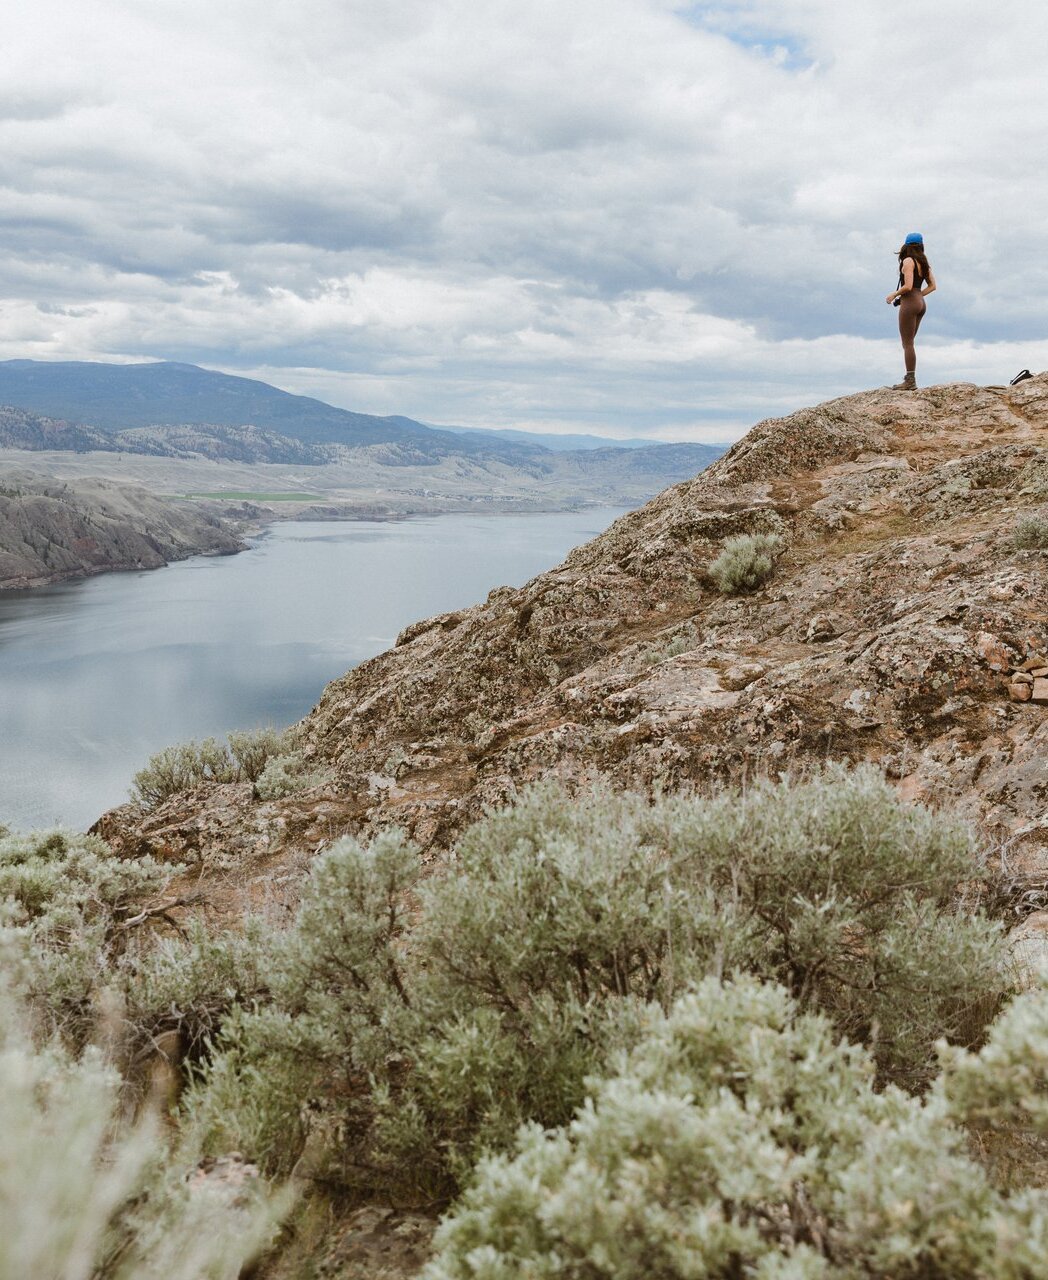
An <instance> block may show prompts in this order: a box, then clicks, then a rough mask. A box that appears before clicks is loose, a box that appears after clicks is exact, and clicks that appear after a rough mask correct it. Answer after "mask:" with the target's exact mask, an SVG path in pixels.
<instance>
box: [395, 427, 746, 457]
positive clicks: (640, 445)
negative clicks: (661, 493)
mask: <svg viewBox="0 0 1048 1280" xmlns="http://www.w3.org/2000/svg"><path fill="white" fill-rule="evenodd" d="M394 421H402V419H394ZM408 421H410V419H408ZM437 430H439V431H453V432H454V433H455V434H456V435H469V434H471V433H473V432H475V433H476V434H477V435H482V436H494V437H495V438H496V439H503V440H517V441H519V442H520V443H521V444H540V445H542V447H543V448H544V449H552V450H553V452H554V453H575V452H577V451H578V450H579V449H648V448H650V447H651V446H652V445H657V444H664V443H665V441H663V440H641V439H640V438H639V437H636V436H631V437H630V438H629V439H628V440H616V439H614V438H613V437H612V436H591V435H556V434H554V433H553V432H552V431H518V430H517V428H516V427H448V426H443V425H442V426H440V427H438V428H437ZM704 447H708V448H710V449H712V450H714V454H713V456H715V457H719V456H720V455H721V454H722V453H723V452H724V450H725V449H726V448H727V447H728V446H727V445H715V444H714V445H709V446H704Z"/></svg>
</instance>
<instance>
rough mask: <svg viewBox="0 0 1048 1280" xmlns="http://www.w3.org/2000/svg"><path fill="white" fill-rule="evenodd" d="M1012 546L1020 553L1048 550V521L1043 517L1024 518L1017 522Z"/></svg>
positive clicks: (1031, 516) (1029, 516)
mask: <svg viewBox="0 0 1048 1280" xmlns="http://www.w3.org/2000/svg"><path fill="white" fill-rule="evenodd" d="M1012 546H1013V547H1015V548H1017V549H1018V550H1020V551H1046V550H1048V520H1045V519H1043V517H1041V516H1036V515H1028V516H1023V517H1022V518H1021V519H1019V520H1017V521H1016V524H1015V532H1014V533H1013V534H1012Z"/></svg>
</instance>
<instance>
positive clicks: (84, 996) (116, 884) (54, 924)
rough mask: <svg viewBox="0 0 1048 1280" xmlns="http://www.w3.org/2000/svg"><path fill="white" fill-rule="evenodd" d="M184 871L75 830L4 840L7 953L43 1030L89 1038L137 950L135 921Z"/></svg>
mask: <svg viewBox="0 0 1048 1280" xmlns="http://www.w3.org/2000/svg"><path fill="white" fill-rule="evenodd" d="M178 870H180V868H179V867H178V866H166V867H165V866H162V865H161V864H160V863H158V862H156V861H155V860H154V859H152V858H149V857H145V858H137V859H134V860H120V859H117V858H114V857H113V856H112V854H111V852H110V850H109V848H108V846H107V845H105V844H104V843H103V842H102V841H101V840H99V839H97V838H95V837H93V836H84V835H74V834H73V833H71V832H65V831H46V832H34V833H31V834H29V835H25V836H19V835H11V834H9V835H7V836H5V837H3V838H2V839H0V901H2V903H3V907H2V910H0V957H2V959H3V962H4V969H5V972H6V973H7V974H8V978H9V981H12V982H14V983H15V984H16V986H17V988H18V990H19V991H20V992H21V993H22V994H23V995H24V996H25V998H26V999H27V1001H28V1002H29V1007H30V1009H31V1011H32V1013H33V1016H34V1017H35V1019H36V1020H37V1023H38V1025H39V1026H40V1028H41V1030H42V1032H43V1033H44V1034H46V1035H60V1036H61V1037H62V1038H63V1039H65V1040H66V1041H67V1042H68V1043H71V1044H77V1045H79V1044H82V1043H83V1042H84V1040H85V1038H86V1037H87V1035H88V1034H89V1033H90V1029H91V1027H92V1026H93V1025H94V1022H95V1021H96V1018H97V1009H96V1001H95V997H96V993H97V992H98V991H99V989H100V988H103V987H105V986H106V985H107V984H108V983H109V981H110V979H111V975H112V973H113V972H114V970H115V968H116V966H117V965H119V963H120V962H121V960H122V958H123V957H124V956H125V954H126V952H127V949H128V946H129V944H132V941H133V935H132V931H131V930H130V929H129V928H128V927H127V922H128V921H129V920H130V919H131V918H133V917H134V915H135V914H136V913H137V912H138V911H139V909H140V907H141V905H142V904H143V903H144V902H147V901H149V900H150V899H151V898H153V897H154V896H155V895H156V894H157V893H159V892H160V890H161V889H162V888H163V887H164V886H165V885H166V884H167V883H168V881H169V879H170V877H171V875H172V874H173V873H175V872H177V871H178Z"/></svg>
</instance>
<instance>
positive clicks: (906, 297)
mask: <svg viewBox="0 0 1048 1280" xmlns="http://www.w3.org/2000/svg"><path fill="white" fill-rule="evenodd" d="M927 309H928V304H927V303H926V302H925V301H924V299H923V298H922V297H921V295H920V294H919V293H916V292H914V293H904V294H903V297H902V302H901V303H900V304H899V337H900V338H901V339H902V354H903V357H904V358H905V361H906V372H907V373H916V372H917V348H916V346H915V345H914V339H915V338H916V337H917V330H918V329H919V328H920V327H921V320H922V319H923V318H924V313H925V311H926V310H927Z"/></svg>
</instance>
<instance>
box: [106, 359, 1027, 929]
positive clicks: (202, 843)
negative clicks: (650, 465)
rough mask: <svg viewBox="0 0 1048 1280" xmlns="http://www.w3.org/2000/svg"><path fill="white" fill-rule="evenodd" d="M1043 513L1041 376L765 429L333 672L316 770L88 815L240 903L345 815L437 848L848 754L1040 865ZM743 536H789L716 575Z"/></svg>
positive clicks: (285, 894) (311, 730) (313, 721)
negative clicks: (283, 790) (743, 585)
mask: <svg viewBox="0 0 1048 1280" xmlns="http://www.w3.org/2000/svg"><path fill="white" fill-rule="evenodd" d="M1030 514H1039V515H1040V516H1041V517H1045V518H1048V375H1042V376H1040V377H1038V378H1035V379H1033V380H1030V381H1026V382H1024V383H1022V384H1020V385H1019V386H1017V387H1014V388H995V387H990V388H980V387H975V386H971V385H967V384H961V385H950V386H942V387H933V388H930V389H928V390H924V391H920V392H917V393H916V394H907V393H897V392H892V391H887V390H883V391H873V392H866V393H863V394H860V395H855V396H850V397H847V398H845V399H841V400H836V401H832V402H829V403H827V404H824V405H821V406H819V407H817V408H813V409H807V410H803V411H801V412H799V413H796V414H793V415H791V416H789V417H787V418H782V419H773V420H769V421H766V422H763V423H760V424H759V425H758V426H756V427H754V428H753V430H752V431H751V432H750V433H749V434H748V435H747V436H746V437H745V439H743V440H742V441H740V442H739V443H738V444H737V445H736V446H735V447H734V448H733V449H732V450H731V451H730V452H729V453H727V454H726V455H725V456H724V457H723V458H721V459H720V460H718V461H717V462H715V463H714V464H713V465H712V466H711V467H709V468H708V469H707V470H706V471H704V472H703V473H702V474H701V475H699V476H698V477H697V478H695V479H693V480H691V481H687V482H685V483H683V484H679V485H677V486H675V487H674V488H672V489H668V490H667V491H665V492H664V493H662V494H661V495H660V496H659V497H658V498H656V499H655V500H654V501H652V502H651V503H649V504H648V505H647V506H646V507H644V508H642V509H640V510H638V511H636V512H633V513H631V514H630V515H628V516H625V517H623V518H622V519H620V520H619V521H618V522H617V523H616V524H615V525H613V526H612V527H611V528H610V529H609V530H608V531H607V532H606V533H604V534H603V535H601V536H600V537H598V538H596V539H595V540H594V541H593V542H591V543H589V544H587V545H586V546H584V547H581V548H579V549H577V550H576V551H575V552H573V553H572V554H571V555H570V556H569V557H568V559H567V560H566V561H565V562H564V564H563V565H561V566H560V567H559V568H557V569H554V570H552V571H550V572H548V573H545V574H542V575H540V576H539V577H537V578H535V579H533V580H532V581H531V582H529V583H528V584H527V585H525V586H524V587H522V588H520V589H519V590H515V589H510V588H498V589H496V590H494V591H492V592H491V593H490V595H489V596H488V599H487V600H486V601H485V602H484V603H483V604H481V605H478V606H476V607H475V608H472V609H467V610H463V611H461V612H457V613H452V614H446V615H443V616H440V617H437V618H431V619H428V620H426V621H424V622H419V623H417V624H415V625H414V626H411V627H409V628H408V629H407V630H406V631H405V632H404V633H403V634H402V635H401V636H400V637H399V639H398V642H397V645H396V647H395V648H393V649H391V650H389V651H388V652H386V653H384V654H381V655H380V656H378V657H377V658H374V659H372V660H371V661H369V662H366V663H364V664H363V665H361V666H360V667H358V668H356V669H355V670H353V671H351V672H350V673H348V674H347V675H346V676H345V677H343V678H342V679H340V680H336V681H334V682H333V683H332V684H330V685H329V686H328V687H327V689H325V691H324V693H323V696H322V698H321V700H320V702H319V704H318V705H317V707H316V708H315V709H314V711H313V712H312V713H311V714H310V716H308V717H307V719H306V720H305V722H304V724H303V726H302V746H301V748H300V750H301V751H302V753H303V754H304V756H305V757H306V758H307V760H308V762H309V765H310V767H311V768H313V769H319V770H320V771H321V775H322V777H323V780H322V781H321V782H320V783H318V784H317V785H314V786H312V787H311V788H310V789H308V790H305V791H302V792H300V793H298V794H294V795H289V796H286V797H285V798H283V799H280V800H271V801H267V802H262V801H259V800H258V799H256V798H254V797H253V790H252V786H251V784H250V783H231V784H222V785H211V786H206V787H201V788H198V789H197V790H195V791H193V792H191V793H184V794H181V795H176V796H173V797H172V798H170V799H168V800H167V801H166V802H164V803H163V804H162V805H160V806H159V807H158V808H157V809H156V810H155V811H153V812H150V813H144V812H142V811H140V810H136V809H135V808H134V807H132V806H125V807H124V808H122V809H119V810H115V811H113V812H112V813H110V814H108V815H106V816H105V818H104V819H103V820H102V821H101V823H100V824H99V826H100V829H101V831H102V833H103V834H104V836H105V837H106V838H107V839H108V840H109V841H111V842H112V843H113V845H114V847H116V848H118V849H120V850H122V851H124V852H126V853H135V852H140V851H146V850H149V851H151V852H153V853H156V854H158V855H160V856H162V857H164V858H179V859H181V858H184V857H186V856H189V857H191V858H194V857H201V858H203V860H204V862H205V864H207V865H212V866H214V867H216V868H219V867H222V866H225V867H232V868H233V872H232V874H231V875H229V876H228V877H227V882H226V888H225V891H224V893H222V892H220V893H219V894H218V898H219V900H222V901H225V902H226V903H227V904H229V905H238V904H240V903H241V902H243V901H248V900H257V899H258V898H259V897H260V896H265V897H266V898H267V900H272V899H273V897H274V896H276V897H277V898H283V899H291V898H293V897H294V894H295V887H296V885H297V882H298V867H299V866H301V864H302V863H303V862H304V861H305V860H306V859H308V858H309V857H310V856H311V855H312V854H313V852H315V851H316V850H317V849H319V848H320V847H322V846H323V845H324V844H326V843H327V842H328V841H330V840H331V839H333V838H335V837H337V836H339V835H342V834H344V833H347V832H348V833H362V834H367V833H369V832H372V831H374V830H376V829H379V828H382V827H385V826H389V825H391V824H398V825H401V826H403V827H405V828H406V829H407V830H409V831H410V832H411V834H412V835H413V836H414V838H415V839H416V840H417V841H419V842H420V843H421V844H422V846H423V847H424V848H425V849H427V850H428V851H431V852H432V854H433V855H434V856H436V855H438V854H439V851H440V850H441V849H443V848H444V847H446V845H447V844H448V842H449V841H450V840H451V839H452V838H453V837H454V836H455V834H456V833H457V832H459V831H460V830H461V829H462V828H463V826H464V825H465V824H467V823H468V822H470V821H471V820H472V819H474V818H475V817H476V816H477V815H478V814H479V813H480V812H481V810H482V809H483V807H484V806H485V805H488V804H492V803H495V802H498V801H501V800H504V799H505V798H507V797H508V796H511V795H513V794H514V793H515V792H516V791H517V790H519V789H520V788H521V787H523V786H525V785H527V784H528V783H530V782H532V781H534V780H536V779H539V778H542V777H544V776H547V775H550V774H555V775H557V776H559V777H562V778H565V779H567V780H569V781H571V782H576V781H577V782H582V781H583V780H585V779H589V778H595V777H600V776H603V777H607V778H610V779H613V780H614V781H615V782H616V783H617V784H622V785H626V786H630V787H643V788H668V789H673V788H678V787H682V786H687V785H696V786H698V787H706V786H710V785H717V784H721V783H724V782H729V781H730V782H739V781H741V780H744V779H745V778H747V777H749V776H752V775H753V774H755V773H758V772H772V773H776V772H781V771H784V770H789V769H792V768H798V767H803V766H805V765H807V764H810V763H814V762H819V761H823V760H826V759H847V760H872V761H876V762H877V763H878V764H879V765H880V766H881V767H882V768H883V769H884V770H885V771H886V772H887V774H888V776H889V777H891V778H892V779H894V780H895V781H896V782H897V785H898V787H899V788H900V790H901V792H902V793H903V794H904V795H905V796H907V797H913V798H920V799H922V800H925V801H927V802H929V803H931V804H932V805H938V806H943V807H945V808H948V809H950V810H952V811H956V812H960V813H962V814H964V815H966V816H967V817H969V818H970V819H971V820H973V821H974V822H976V823H977V824H978V825H979V826H980V827H982V828H983V829H984V830H985V831H986V832H987V833H989V835H990V836H991V837H992V838H993V839H995V840H997V841H1000V842H1002V843H1003V844H1004V845H1005V846H1006V848H1007V850H1008V852H1009V856H1010V858H1011V859H1012V860H1013V863H1014V864H1016V865H1018V864H1019V863H1020V862H1021V863H1023V864H1024V865H1025V866H1027V867H1028V868H1030V867H1036V866H1044V865H1048V685H1045V684H1044V682H1043V677H1041V676H1038V675H1037V674H1036V672H1038V671H1040V670H1041V668H1042V667H1043V666H1044V665H1045V662H1046V658H1048V556H1046V554H1045V552H1044V551H1041V550H1037V549H1028V550H1023V549H1017V548H1016V546H1015V543H1014V534H1015V528H1016V524H1017V521H1018V520H1019V519H1020V518H1021V517H1023V516H1024V515H1030ZM754 532H768V533H776V534H779V535H780V536H781V537H782V538H783V539H784V543H785V550H784V553H783V554H782V556H781V557H780V559H779V561H778V565H777V569H776V572H775V574H774V576H773V577H772V578H771V580H770V581H769V582H768V583H767V584H766V585H765V586H764V587H763V588H761V589H760V590H758V591H756V592H754V593H752V594H749V595H742V596H725V595H722V594H720V593H719V592H718V591H717V590H716V588H715V587H714V585H713V583H712V581H711V580H710V578H709V575H708V566H709V564H710V562H711V561H712V560H713V559H714V557H715V556H716V555H717V554H718V552H719V551H720V549H721V546H722V543H723V540H724V539H725V538H726V537H728V536H730V535H733V534H738V533H754ZM1024 668H1025V670H1024ZM1015 673H1021V675H1020V676H1019V678H1018V679H1016V678H1015ZM1037 681H1040V683H1037ZM1023 690H1028V691H1029V692H1028V693H1027V692H1024V691H1023ZM1020 699H1025V700H1020ZM217 887H218V886H217V885H216V889H217Z"/></svg>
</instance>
